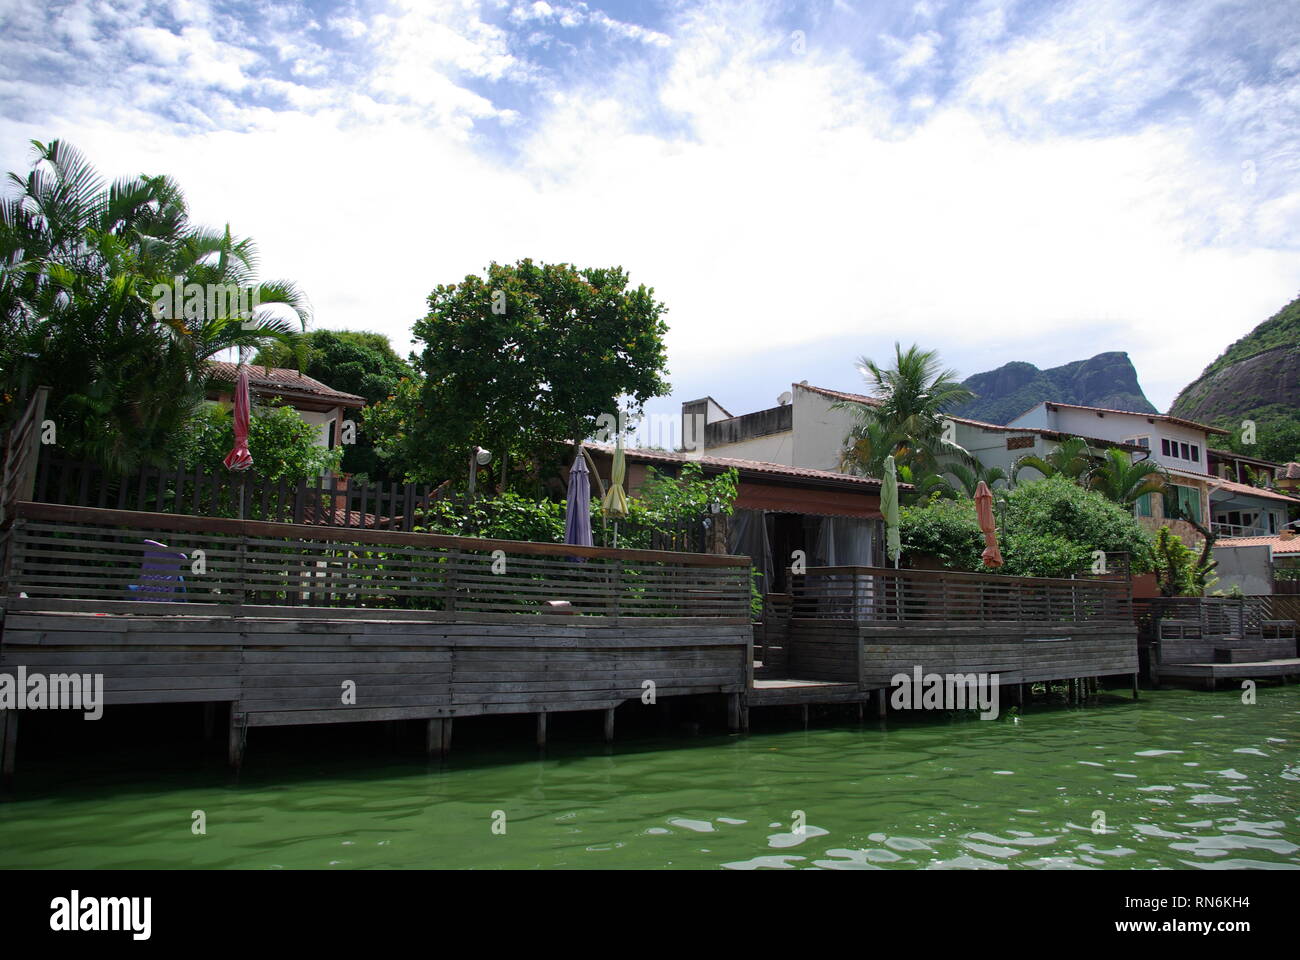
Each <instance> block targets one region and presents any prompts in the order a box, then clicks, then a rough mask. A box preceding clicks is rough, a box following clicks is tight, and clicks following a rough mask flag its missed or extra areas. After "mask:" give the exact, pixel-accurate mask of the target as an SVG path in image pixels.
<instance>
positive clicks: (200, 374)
mask: <svg viewBox="0 0 1300 960" xmlns="http://www.w3.org/2000/svg"><path fill="white" fill-rule="evenodd" d="M33 147H34V150H35V155H34V161H33V164H32V168H31V170H30V171H29V172H28V173H27V174H26V175H25V176H20V175H18V174H15V173H11V174H10V175H9V178H8V182H9V185H10V187H11V188H14V189H15V195H14V196H11V197H6V198H4V199H3V201H0V388H2V389H3V394H4V396H3V398H0V399H2V400H3V401H4V403H5V404H6V405H7V406H6V407H5V408H4V409H2V410H0V419H7V418H9V417H12V416H14V415H15V413H16V411H17V410H18V409H20V408H21V405H22V404H23V403H24V401H25V394H26V392H27V391H28V390H29V389H30V388H32V387H35V386H36V385H38V384H41V383H45V384H49V385H50V386H51V387H52V388H53V389H52V395H51V398H50V407H49V408H48V409H49V411H50V417H51V419H53V420H54V422H55V425H56V428H57V430H58V440H59V444H60V446H62V447H64V449H66V450H69V451H70V452H73V453H74V454H77V455H81V456H86V457H90V458H93V459H96V460H99V461H100V462H101V463H104V464H105V465H107V466H111V467H116V468H124V467H128V466H133V465H135V464H136V463H137V462H140V461H149V460H158V459H160V458H161V456H162V451H163V449H164V447H165V445H166V441H167V439H168V438H169V437H170V436H172V435H174V434H175V433H176V432H177V431H178V430H179V429H181V427H182V425H183V424H184V423H185V422H186V421H187V420H188V418H189V417H190V415H191V414H192V413H193V411H194V410H195V409H196V407H197V405H198V404H199V403H200V402H201V401H202V399H203V392H204V385H205V381H206V378H207V373H208V371H207V361H208V360H209V359H211V358H212V357H213V356H215V355H217V354H218V353H220V352H221V351H223V350H226V349H229V348H232V347H241V346H243V347H257V346H261V345H265V344H270V343H272V342H283V343H293V342H294V339H295V337H296V335H297V331H298V330H299V329H301V327H302V326H303V325H304V324H305V322H306V320H307V319H308V310H307V306H306V302H305V300H304V298H303V297H302V295H301V293H299V291H298V290H297V289H296V288H295V287H294V286H293V284H291V283H286V282H284V281H277V282H270V283H265V282H262V283H259V282H258V281H257V280H256V277H255V274H256V249H255V247H254V246H253V244H252V242H251V241H249V240H243V239H236V238H234V237H232V236H231V234H230V230H229V227H227V228H226V229H225V231H224V232H222V233H216V232H213V231H209V230H205V229H204V228H201V227H198V226H195V225H194V224H192V223H191V222H190V220H189V215H188V210H187V207H186V203H185V198H184V195H183V194H182V192H181V190H180V188H179V187H178V186H177V185H176V183H175V182H174V181H172V180H170V179H169V178H167V177H161V176H141V177H135V178H127V179H120V180H117V181H115V182H113V183H112V184H110V185H107V186H105V184H104V182H103V181H102V180H101V179H100V177H99V175H98V174H97V173H96V172H95V170H94V168H93V167H92V166H91V165H90V164H89V163H88V162H87V161H86V159H85V158H84V157H83V156H82V155H81V154H80V153H79V152H78V151H77V150H76V149H75V148H73V147H71V146H70V145H68V144H66V143H64V142H62V141H58V140H55V141H52V142H51V143H49V144H48V145H46V144H42V143H38V142H33ZM178 277H179V278H180V283H181V284H182V289H183V288H184V286H185V285H188V284H199V285H201V288H202V289H208V285H220V286H221V287H222V288H224V289H225V290H227V291H231V292H232V293H233V294H234V296H232V297H224V298H219V299H220V300H221V304H216V303H215V301H214V299H213V298H209V297H199V298H197V299H198V300H200V301H202V305H201V306H198V305H196V306H197V309H192V310H190V311H189V312H188V314H187V313H184V312H176V311H172V312H168V311H162V312H161V313H160V312H159V311H158V310H157V309H156V307H157V294H156V291H157V290H158V289H160V288H170V287H172V286H173V285H174V284H175V283H176V278H178ZM241 302H242V303H259V304H260V306H259V307H258V308H257V310H256V311H254V312H253V314H252V315H251V316H245V315H242V314H241V313H240V312H239V311H238V309H237V308H236V309H231V306H230V304H235V305H238V304H240V303H241ZM209 304H214V305H216V306H217V309H209ZM277 305H278V306H277ZM277 309H279V310H281V311H283V312H287V313H288V314H289V315H290V316H291V317H292V319H286V318H284V317H283V316H279V315H277Z"/></svg>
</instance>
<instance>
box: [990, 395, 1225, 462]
mask: <svg viewBox="0 0 1300 960" xmlns="http://www.w3.org/2000/svg"><path fill="white" fill-rule="evenodd" d="M1011 423H1012V425H1013V426H1026V427H1043V428H1046V429H1048V430H1057V431H1059V432H1061V433H1064V434H1070V435H1073V436H1080V437H1096V438H1097V439H1099V440H1113V441H1123V440H1128V439H1130V438H1132V437H1149V438H1150V443H1151V459H1152V460H1154V461H1155V462H1157V463H1159V464H1160V465H1161V466H1165V467H1174V468H1176V469H1178V470H1184V471H1187V472H1190V473H1205V474H1208V472H1209V454H1208V452H1207V451H1208V448H1209V443H1208V439H1209V434H1207V433H1206V432H1205V431H1204V430H1196V429H1194V428H1192V427H1184V426H1182V425H1180V424H1176V423H1168V422H1165V421H1162V420H1156V419H1155V418H1153V417H1148V416H1146V415H1145V414H1141V413H1103V414H1098V413H1097V412H1096V411H1093V410H1072V409H1069V408H1066V407H1057V408H1056V409H1054V410H1052V411H1051V412H1048V410H1047V408H1046V404H1042V403H1040V404H1039V405H1038V406H1036V407H1034V408H1033V409H1032V410H1030V411H1028V412H1026V413H1024V414H1022V415H1021V416H1019V417H1016V418H1015V419H1014V420H1012V421H1011ZM1162 438H1163V439H1168V440H1171V441H1175V440H1176V441H1178V442H1179V443H1187V444H1189V445H1191V444H1195V445H1196V446H1197V447H1198V448H1199V449H1200V456H1199V458H1198V459H1197V460H1184V459H1182V458H1181V457H1172V456H1166V455H1165V454H1163V453H1162V452H1161V449H1160V441H1161V439H1162Z"/></svg>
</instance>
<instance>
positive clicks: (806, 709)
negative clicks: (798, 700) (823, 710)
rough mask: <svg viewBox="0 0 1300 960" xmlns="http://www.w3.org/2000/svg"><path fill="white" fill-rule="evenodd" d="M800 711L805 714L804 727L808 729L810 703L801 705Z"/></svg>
mask: <svg viewBox="0 0 1300 960" xmlns="http://www.w3.org/2000/svg"><path fill="white" fill-rule="evenodd" d="M799 712H800V714H802V716H803V728H804V729H805V730H807V729H808V704H806V703H805V704H801V705H800V707H799Z"/></svg>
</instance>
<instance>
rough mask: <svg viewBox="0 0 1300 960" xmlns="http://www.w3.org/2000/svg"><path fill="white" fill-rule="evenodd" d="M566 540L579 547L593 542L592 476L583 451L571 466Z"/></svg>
mask: <svg viewBox="0 0 1300 960" xmlns="http://www.w3.org/2000/svg"><path fill="white" fill-rule="evenodd" d="M564 542H565V543H572V544H574V545H575V546H579V547H590V546H591V545H592V543H591V478H590V477H589V476H588V474H587V464H586V462H585V458H584V457H583V456H582V451H578V455H577V456H575V457H574V458H573V466H572V467H570V468H569V501H568V509H567V510H566V511H565V518H564Z"/></svg>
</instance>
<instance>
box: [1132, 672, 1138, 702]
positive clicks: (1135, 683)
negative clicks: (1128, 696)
mask: <svg viewBox="0 0 1300 960" xmlns="http://www.w3.org/2000/svg"><path fill="white" fill-rule="evenodd" d="M1137 698H1138V675H1137V674H1136V673H1135V674H1133V699H1134V700H1136V699H1137Z"/></svg>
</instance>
